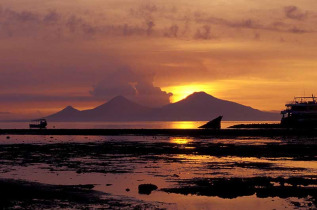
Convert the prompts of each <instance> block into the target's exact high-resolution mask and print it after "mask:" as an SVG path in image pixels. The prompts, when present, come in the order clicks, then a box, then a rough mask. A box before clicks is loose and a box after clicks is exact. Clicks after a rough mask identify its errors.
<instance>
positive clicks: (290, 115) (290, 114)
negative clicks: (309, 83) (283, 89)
mask: <svg viewBox="0 0 317 210" xmlns="http://www.w3.org/2000/svg"><path fill="white" fill-rule="evenodd" d="M285 106H286V109H285V110H283V111H281V114H282V115H283V117H282V119H281V126H283V127H294V128H297V127H301V128H311V127H317V100H316V97H315V96H314V95H312V96H311V97H295V98H294V101H292V102H290V103H288V104H285Z"/></svg>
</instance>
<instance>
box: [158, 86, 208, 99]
mask: <svg viewBox="0 0 317 210" xmlns="http://www.w3.org/2000/svg"><path fill="white" fill-rule="evenodd" d="M162 89H163V90H164V91H166V92H172V93H173V96H172V97H171V103H175V102H177V101H180V100H182V99H184V98H186V97H187V96H189V95H190V94H192V93H194V92H200V91H204V92H207V93H211V92H213V88H212V86H211V85H205V84H190V85H179V86H170V87H166V88H162Z"/></svg>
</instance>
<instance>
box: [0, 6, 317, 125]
mask: <svg viewBox="0 0 317 210" xmlns="http://www.w3.org/2000/svg"><path fill="white" fill-rule="evenodd" d="M316 24H317V2H316V1H315V0H302V1H295V0H290V1H287V2H286V1H282V0H275V1H272V0H270V1H269V0H264V1H253V0H236V1H224V0H214V1H209V0H198V1H189V0H183V1H177V0H169V1H167V0H150V1H145V0H144V1H143V0H91V1H84V0H79V1H76V3H74V2H73V1H63V0H55V1H46V0H44V1H43V0H41V1H40V0H24V1H23V4H21V1H19V0H2V1H1V3H0V28H1V30H0V46H1V47H0V102H1V103H0V120H1V119H13V118H17V116H27V117H30V116H31V117H39V116H45V115H47V114H50V113H53V112H55V111H58V110H60V109H61V108H63V107H65V106H67V105H73V106H74V107H76V108H79V109H86V108H91V107H94V106H97V105H99V104H101V103H103V102H105V101H107V100H109V99H110V98H111V97H113V96H116V95H118V94H120V95H125V96H127V97H128V98H130V99H132V100H134V101H137V102H138V103H142V104H146V105H149V106H153V105H155V104H156V105H163V104H166V103H168V100H170V101H171V102H175V101H177V100H180V99H182V98H184V97H185V96H186V95H188V94H190V93H192V92H194V91H205V92H207V93H209V94H211V95H213V96H215V97H218V98H221V99H226V100H232V101H235V102H238V103H242V104H244V105H248V106H252V107H254V108H257V109H261V110H281V109H283V107H284V104H285V102H287V101H289V100H291V99H292V98H293V97H294V96H298V95H304V94H305V95H306V96H307V95H310V94H312V93H314V94H316V93H317V88H316V85H315V84H316V82H315V80H316V78H317V77H316V76H317V70H316V69H317V68H316V67H317V61H316V57H317V38H316V37H317V36H316ZM8 112H9V113H8Z"/></svg>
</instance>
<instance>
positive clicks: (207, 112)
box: [45, 92, 280, 122]
mask: <svg viewBox="0 0 317 210" xmlns="http://www.w3.org/2000/svg"><path fill="white" fill-rule="evenodd" d="M219 115H222V116H223V120H231V121H271V120H280V115H279V114H278V113H273V112H265V111H260V110H257V109H254V108H252V107H249V106H244V105H241V104H238V103H235V102H231V101H226V100H222V99H218V98H215V97H213V96H211V95H209V94H207V93H205V92H195V93H193V94H191V95H189V96H188V97H186V98H185V99H183V100H181V101H179V102H176V103H171V104H168V105H165V106H163V107H159V108H150V107H146V106H142V105H140V104H137V103H135V102H132V101H130V100H128V99H127V98H125V97H123V96H117V97H115V98H113V99H112V100H110V101H108V102H107V103H105V104H102V105H100V106H98V107H96V108H94V109H89V110H83V111H79V110H77V109H75V108H73V107H72V106H67V107H66V108H64V109H63V110H61V111H59V112H57V113H55V114H52V115H50V116H47V117H45V118H46V119H47V120H49V121H59V122H89V121H207V120H211V119H213V118H215V117H217V116H219Z"/></svg>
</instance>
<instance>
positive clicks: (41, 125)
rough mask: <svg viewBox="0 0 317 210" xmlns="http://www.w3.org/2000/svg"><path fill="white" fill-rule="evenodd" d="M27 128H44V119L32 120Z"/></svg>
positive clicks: (45, 123)
mask: <svg viewBox="0 0 317 210" xmlns="http://www.w3.org/2000/svg"><path fill="white" fill-rule="evenodd" d="M29 126H30V128H46V126H47V122H46V120H45V119H37V120H32V122H31V123H30V125H29Z"/></svg>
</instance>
